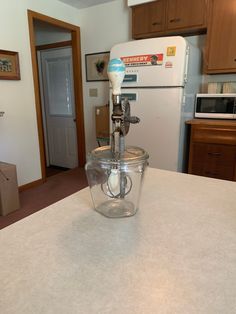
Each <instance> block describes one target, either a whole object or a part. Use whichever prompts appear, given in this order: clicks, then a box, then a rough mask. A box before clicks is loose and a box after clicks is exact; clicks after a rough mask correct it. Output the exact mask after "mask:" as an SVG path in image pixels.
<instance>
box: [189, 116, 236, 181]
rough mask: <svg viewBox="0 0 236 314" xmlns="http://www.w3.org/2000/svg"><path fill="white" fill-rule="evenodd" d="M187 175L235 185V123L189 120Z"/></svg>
mask: <svg viewBox="0 0 236 314" xmlns="http://www.w3.org/2000/svg"><path fill="white" fill-rule="evenodd" d="M187 124H188V125H190V128H191V131H190V132H191V133H190V149H189V164H188V173H190V174H195V175H200V176H205V177H212V178H217V179H223V180H231V181H236V121H225V120H208V119H193V120H190V121H187Z"/></svg>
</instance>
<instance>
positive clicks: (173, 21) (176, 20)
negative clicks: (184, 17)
mask: <svg viewBox="0 0 236 314" xmlns="http://www.w3.org/2000/svg"><path fill="white" fill-rule="evenodd" d="M180 21H181V18H176V19H171V20H169V22H170V23H177V22H180Z"/></svg>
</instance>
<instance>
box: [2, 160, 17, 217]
mask: <svg viewBox="0 0 236 314" xmlns="http://www.w3.org/2000/svg"><path fill="white" fill-rule="evenodd" d="M19 208H20V201H19V191H18V184H17V176H16V166H15V165H12V164H8V163H5V162H1V161H0V215H1V216H5V215H7V214H9V213H11V212H13V211H14V210H17V209H19Z"/></svg>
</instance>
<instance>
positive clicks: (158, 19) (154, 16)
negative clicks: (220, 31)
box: [132, 0, 207, 39]
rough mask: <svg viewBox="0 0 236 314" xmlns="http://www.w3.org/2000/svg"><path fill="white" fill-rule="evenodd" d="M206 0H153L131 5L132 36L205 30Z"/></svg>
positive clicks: (192, 32)
mask: <svg viewBox="0 0 236 314" xmlns="http://www.w3.org/2000/svg"><path fill="white" fill-rule="evenodd" d="M206 7H207V0H191V1H189V0H156V1H154V2H149V3H144V4H141V5H137V6H134V7H132V35H133V38H134V39H139V38H148V37H155V36H156V37H157V36H165V35H176V34H197V33H202V32H205V31H206Z"/></svg>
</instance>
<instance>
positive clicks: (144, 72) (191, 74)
mask: <svg viewBox="0 0 236 314" xmlns="http://www.w3.org/2000/svg"><path fill="white" fill-rule="evenodd" d="M110 58H111V59H113V58H121V59H122V60H123V62H124V63H125V65H126V73H125V78H124V81H123V84H122V89H121V90H122V97H123V98H127V99H128V100H129V102H130V107H131V111H132V114H134V115H137V116H138V117H139V118H140V120H141V122H140V125H138V126H137V127H136V126H134V127H133V128H132V129H131V130H130V132H129V134H128V135H127V137H126V143H127V144H131V143H132V144H133V145H137V146H140V147H142V148H143V149H144V150H146V151H148V152H149V156H150V157H149V164H150V166H151V167H154V168H162V169H167V170H173V171H183V170H184V168H185V155H187V154H185V143H186V131H185V121H186V120H188V119H191V118H193V115H194V100H195V95H196V93H197V92H199V89H200V84H201V74H200V71H201V53H200V50H199V49H198V48H197V47H196V45H195V46H194V45H191V44H189V43H188V42H187V41H186V40H185V39H184V38H183V37H180V36H174V37H160V38H151V39H144V40H136V41H130V42H126V43H121V44H118V45H115V46H114V47H113V48H112V49H111V53H110ZM110 94H111V93H110ZM110 109H111V110H112V107H110Z"/></svg>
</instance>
